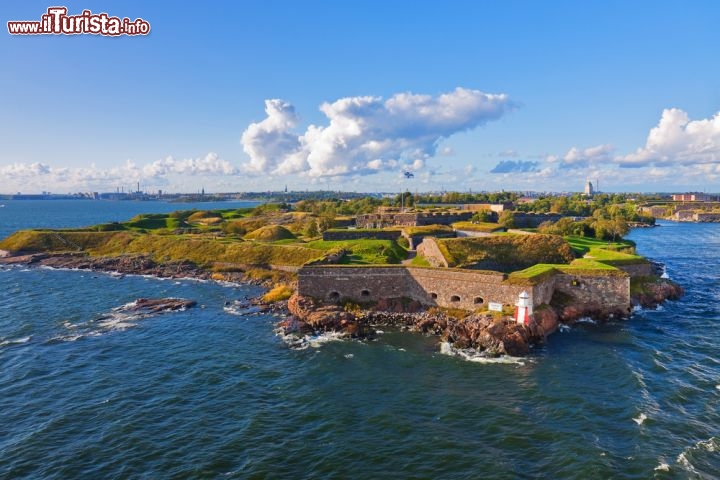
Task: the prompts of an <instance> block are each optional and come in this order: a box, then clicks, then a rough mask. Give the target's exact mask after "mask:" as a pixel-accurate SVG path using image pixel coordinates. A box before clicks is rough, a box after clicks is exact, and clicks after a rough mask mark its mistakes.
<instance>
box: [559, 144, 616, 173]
mask: <svg viewBox="0 0 720 480" xmlns="http://www.w3.org/2000/svg"><path fill="white" fill-rule="evenodd" d="M614 151H615V147H613V146H612V145H609V144H603V145H596V146H594V147H588V148H577V147H572V148H571V149H570V150H568V152H567V153H566V154H565V155H564V156H562V157H560V158H558V157H553V158H552V160H555V161H557V160H559V161H560V162H559V165H558V168H565V169H573V168H589V167H591V166H593V165H597V164H599V163H608V162H611V161H612V154H613V152H614Z"/></svg>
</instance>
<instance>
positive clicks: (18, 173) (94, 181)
mask: <svg viewBox="0 0 720 480" xmlns="http://www.w3.org/2000/svg"><path fill="white" fill-rule="evenodd" d="M238 172H239V170H238V169H237V168H236V167H234V166H233V165H232V164H231V163H230V162H228V161H227V160H223V159H221V158H219V156H218V155H217V154H216V153H213V152H210V153H208V154H207V155H205V156H204V157H200V158H185V159H179V160H178V159H174V158H173V157H171V156H169V157H166V158H163V159H160V160H156V161H154V162H152V163H149V164H146V165H137V164H136V163H135V162H133V161H132V160H127V161H126V162H125V163H124V164H123V165H119V166H113V167H109V168H98V167H97V166H96V165H95V164H92V165H90V166H89V167H87V168H68V167H52V166H50V165H47V164H44V163H29V164H28V163H13V164H10V165H6V166H0V176H2V178H3V179H4V180H5V183H6V185H7V187H8V188H9V187H12V188H14V189H16V190H18V189H19V190H21V191H28V190H32V191H40V190H47V189H48V188H50V189H54V190H57V189H58V188H62V189H63V191H81V190H82V191H85V190H100V191H112V190H115V188H116V187H118V186H122V185H130V184H133V185H134V184H135V183H136V182H141V183H143V184H145V185H154V186H160V185H168V184H169V183H170V182H169V178H170V177H172V176H180V175H183V176H189V177H193V176H202V177H206V176H230V175H236V174H237V173H238Z"/></svg>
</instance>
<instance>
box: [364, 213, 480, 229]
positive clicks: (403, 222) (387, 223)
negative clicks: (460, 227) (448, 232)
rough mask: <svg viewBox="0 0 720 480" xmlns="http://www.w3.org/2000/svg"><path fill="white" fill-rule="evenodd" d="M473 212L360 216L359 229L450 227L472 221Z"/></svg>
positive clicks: (371, 214)
mask: <svg viewBox="0 0 720 480" xmlns="http://www.w3.org/2000/svg"><path fill="white" fill-rule="evenodd" d="M472 215H473V213H472V212H404V213H400V212H387V213H367V214H363V215H358V216H357V217H356V218H355V224H356V225H357V226H358V228H385V227H415V226H423V225H450V224H451V223H455V222H464V221H467V220H470V218H471V217H472Z"/></svg>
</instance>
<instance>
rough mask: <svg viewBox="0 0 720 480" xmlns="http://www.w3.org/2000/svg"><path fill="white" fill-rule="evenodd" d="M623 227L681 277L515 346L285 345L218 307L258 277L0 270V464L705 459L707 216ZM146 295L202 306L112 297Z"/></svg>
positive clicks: (559, 466) (206, 472) (540, 465)
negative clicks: (503, 354) (474, 354)
mask: <svg viewBox="0 0 720 480" xmlns="http://www.w3.org/2000/svg"><path fill="white" fill-rule="evenodd" d="M6 203H8V202H6ZM48 203H52V202H36V203H35V204H36V205H38V207H41V206H42V205H47V204H48ZM35 204H34V205H35ZM141 207H143V208H144V209H141V210H140V211H151V210H154V207H155V204H141ZM68 208H72V209H76V211H75V214H74V216H73V217H74V218H83V215H87V216H88V218H90V217H92V216H93V215H99V216H101V217H102V216H103V215H105V217H103V218H101V219H99V220H91V221H89V222H88V223H98V222H99V221H103V220H107V219H110V220H116V219H118V220H123V219H124V218H126V217H127V216H130V215H125V216H124V217H120V218H113V216H114V215H120V214H123V213H124V212H116V211H114V209H115V208H127V207H126V206H125V205H122V202H119V203H116V204H113V203H112V202H106V203H103V204H102V206H99V205H98V204H96V203H95V202H74V203H73V204H72V205H70V206H69V207H68ZM100 208H101V209H102V211H98V209H100ZM162 208H165V207H162ZM176 208H178V207H177V206H172V207H171V208H169V209H170V210H172V209H176ZM2 210H6V209H2ZM134 213H137V212H134ZM134 213H133V214H134ZM3 214H4V212H2V211H0V222H2V223H0V228H5V225H6V218H3ZM41 217H42V218H41ZM92 218H95V217H92ZM16 220H17V219H16ZM30 220H33V221H37V222H40V221H44V222H47V223H48V224H52V223H53V220H52V219H50V218H44V217H43V209H42V208H37V211H36V214H35V215H34V217H33V218H32V219H28V220H27V222H30ZM27 222H26V225H24V226H30V225H31V223H27ZM21 223H22V221H20V220H18V221H17V222H16V223H15V224H14V225H18V224H21ZM65 224H67V222H66V223H65ZM61 225H62V224H58V225H57V226H61ZM21 226H23V225H21ZM632 238H633V239H634V240H636V241H637V242H638V247H639V250H640V252H641V253H644V254H646V255H648V256H650V257H653V258H655V259H658V260H660V261H663V262H665V263H666V264H667V270H668V274H669V275H670V276H671V277H672V278H673V279H675V280H677V281H679V282H680V283H682V284H683V285H684V286H685V287H686V288H687V295H686V297H685V298H684V299H683V300H682V301H680V302H675V303H668V304H666V305H665V306H664V308H662V309H661V310H659V311H641V312H636V313H635V314H634V315H633V317H632V318H631V319H630V320H629V321H626V322H618V323H614V324H609V325H602V326H598V325H592V324H582V325H579V326H576V327H573V328H572V329H571V330H569V331H567V332H564V333H556V334H554V335H553V336H552V337H551V338H550V341H549V342H548V344H547V345H546V346H545V347H543V348H541V349H539V351H537V352H535V354H534V355H533V356H531V357H529V358H527V359H525V360H523V361H521V362H513V363H492V364H482V363H475V362H469V361H465V360H462V359H459V358H457V357H451V356H447V355H444V354H441V353H440V349H439V347H438V345H437V341H436V339H435V338H431V337H424V336H422V335H418V334H410V333H403V332H391V331H388V332H386V333H385V334H383V335H380V337H379V340H377V341H374V342H367V343H365V342H356V341H330V342H327V343H321V344H319V345H318V346H316V347H310V348H306V349H302V350H296V349H290V348H288V347H287V346H286V344H284V343H283V341H282V339H280V338H279V337H277V336H275V335H274V333H273V324H274V322H275V321H277V319H276V318H274V317H272V316H267V315H249V316H242V315H236V314H233V313H232V312H231V311H228V310H226V309H224V308H223V306H224V304H225V302H226V301H232V300H235V299H239V298H243V297H245V296H250V295H256V294H258V293H259V290H258V289H257V288H254V287H246V286H242V287H231V286H224V285H218V284H214V283H201V282H196V281H190V280H182V281H175V280H157V279H151V278H144V277H137V276H125V277H113V276H110V275H104V274H94V273H88V272H77V271H60V270H48V269H30V270H28V269H24V268H10V269H4V270H0V292H3V293H2V294H0V295H1V296H0V298H1V299H2V301H1V302H0V412H2V414H1V417H0V418H1V419H2V422H1V426H0V478H390V477H392V478H638V479H647V478H707V479H711V478H718V475H719V474H718V472H720V354H719V349H720V347H718V344H719V343H720V334H719V333H718V322H719V321H720V314H719V312H718V306H717V304H718V300H720V274H718V269H717V260H716V259H717V258H718V254H720V226H716V225H694V224H666V225H663V226H662V227H659V228H656V229H652V230H638V231H635V232H633V233H632ZM157 296H177V297H184V298H190V299H194V300H197V301H198V303H199V304H200V306H199V307H197V308H193V309H188V310H187V311H183V312H174V313H167V314H162V315H157V316H153V317H147V318H136V317H127V316H118V315H116V313H117V312H114V311H113V309H114V308H116V307H119V306H121V305H124V304H126V303H128V302H131V301H132V300H134V299H136V298H138V297H157Z"/></svg>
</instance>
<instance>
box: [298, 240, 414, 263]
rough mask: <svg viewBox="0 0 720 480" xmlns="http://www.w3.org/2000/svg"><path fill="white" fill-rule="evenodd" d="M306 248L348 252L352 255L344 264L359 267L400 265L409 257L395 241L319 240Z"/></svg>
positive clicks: (346, 258) (345, 258)
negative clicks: (357, 265)
mask: <svg viewBox="0 0 720 480" xmlns="http://www.w3.org/2000/svg"><path fill="white" fill-rule="evenodd" d="M306 246H307V247H308V248H316V249H318V250H323V251H329V250H339V249H345V250H348V251H349V252H350V253H349V254H348V255H346V256H345V257H344V258H343V260H342V263H352V264H359V265H367V264H388V263H400V262H401V261H402V260H404V259H405V257H406V255H407V252H406V251H405V249H404V248H402V247H401V246H400V245H398V243H397V242H396V241H394V240H372V239H361V240H338V241H329V242H326V241H323V240H317V241H314V242H310V243H307V244H306Z"/></svg>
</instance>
